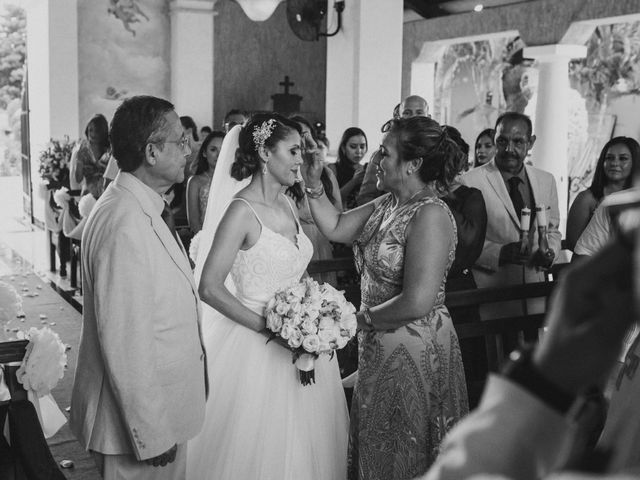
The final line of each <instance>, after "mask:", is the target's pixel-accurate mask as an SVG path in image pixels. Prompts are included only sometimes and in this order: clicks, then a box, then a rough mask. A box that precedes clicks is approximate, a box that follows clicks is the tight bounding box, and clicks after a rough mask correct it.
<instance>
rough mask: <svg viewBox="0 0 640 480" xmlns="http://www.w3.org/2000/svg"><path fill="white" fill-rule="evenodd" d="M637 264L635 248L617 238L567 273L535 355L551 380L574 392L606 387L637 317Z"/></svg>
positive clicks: (554, 300) (555, 298)
mask: <svg viewBox="0 0 640 480" xmlns="http://www.w3.org/2000/svg"><path fill="white" fill-rule="evenodd" d="M632 268H633V258H632V254H631V252H630V251H629V249H628V248H627V247H624V246H622V245H620V243H618V242H616V243H613V244H610V245H609V246H607V247H605V248H604V249H603V250H602V251H601V252H599V253H598V254H597V255H594V256H593V257H591V258H590V259H589V260H585V261H583V262H580V263H579V264H576V265H575V266H572V267H569V268H568V269H567V271H566V272H565V273H564V275H563V276H562V277H561V279H560V284H559V285H558V287H557V290H556V291H555V292H554V295H553V298H552V301H551V305H550V308H549V310H548V314H547V322H548V330H547V332H546V333H545V334H544V335H543V336H542V339H541V341H540V345H539V346H538V348H537V349H536V351H535V353H534V357H533V362H534V365H535V366H536V367H537V368H538V370H539V371H540V373H541V374H542V375H544V376H545V377H546V378H547V379H548V380H549V381H551V382H553V383H554V384H555V385H557V386H558V387H560V388H562V389H563V390H565V391H567V392H571V393H573V394H578V393H580V392H581V391H583V390H584V389H585V388H587V387H590V386H592V385H600V386H602V385H603V383H604V381H605V380H606V377H607V375H608V373H609V372H610V370H611V368H612V367H613V364H614V363H615V361H616V359H617V357H618V355H619V354H620V350H621V348H622V339H623V338H624V335H625V333H626V332H627V330H628V329H629V327H630V326H631V324H632V323H633V322H634V321H635V319H636V316H635V315H636V310H635V308H634V299H633V289H632Z"/></svg>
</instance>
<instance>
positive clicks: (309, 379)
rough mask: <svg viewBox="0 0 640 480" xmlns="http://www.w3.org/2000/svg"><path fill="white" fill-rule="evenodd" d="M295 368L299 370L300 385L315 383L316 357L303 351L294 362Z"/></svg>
mask: <svg viewBox="0 0 640 480" xmlns="http://www.w3.org/2000/svg"><path fill="white" fill-rule="evenodd" d="M294 363H295V365H296V368H297V369H298V370H299V372H300V382H301V383H302V385H310V384H312V383H316V374H315V364H316V357H315V356H314V355H311V354H308V353H303V354H302V355H300V356H299V357H298V358H297V360H296V361H295V362H294Z"/></svg>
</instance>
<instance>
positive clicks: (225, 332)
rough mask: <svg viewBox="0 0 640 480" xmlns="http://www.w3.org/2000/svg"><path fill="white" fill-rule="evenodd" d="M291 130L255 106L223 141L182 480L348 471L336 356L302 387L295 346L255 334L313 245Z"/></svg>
mask: <svg viewBox="0 0 640 480" xmlns="http://www.w3.org/2000/svg"><path fill="white" fill-rule="evenodd" d="M298 129H299V127H298V126H297V124H295V123H294V122H291V121H290V120H287V119H286V118H284V117H282V116H280V115H278V114H273V113H263V114H257V115H254V116H253V117H252V118H251V120H249V121H248V122H247V123H246V125H245V126H243V127H240V126H236V127H234V128H233V129H232V130H231V131H230V132H229V133H228V134H227V136H226V137H225V139H224V142H223V145H222V149H221V152H220V157H219V159H218V165H217V167H216V170H215V173H214V177H213V180H212V184H211V190H210V192H211V193H210V195H209V201H208V205H207V210H206V217H205V221H204V225H203V230H202V233H201V235H200V240H199V248H198V255H197V261H196V271H195V274H196V279H199V292H200V296H201V298H202V300H203V301H204V305H203V310H204V312H203V313H204V315H203V320H202V330H203V332H202V333H203V338H204V343H205V347H206V351H207V367H208V374H209V398H208V401H207V410H206V418H205V422H204V425H203V428H202V431H201V433H200V434H199V435H198V437H196V438H195V439H193V440H192V441H190V442H189V446H188V450H187V451H188V453H187V478H189V479H193V480H196V479H197V480H205V479H212V480H213V479H216V480H218V479H221V480H222V479H234V480H235V479H248V480H251V479H278V480H280V479H292V480H293V479H296V480H297V479H312V480H325V479H326V480H331V479H336V480H338V479H343V478H345V477H346V454H347V430H348V418H347V408H346V403H345V399H344V392H343V390H342V385H341V381H340V374H339V370H338V365H337V361H336V359H335V357H334V358H333V359H331V360H330V359H329V358H328V357H326V356H323V357H321V358H320V359H319V360H318V361H317V362H316V366H315V376H316V383H315V384H312V385H309V386H302V385H301V384H300V380H299V376H298V373H297V369H296V368H295V366H294V365H293V363H292V356H291V352H290V351H289V350H287V349H286V348H284V347H283V346H280V345H279V344H277V343H276V342H270V343H268V344H267V343H266V340H267V337H266V336H265V335H263V334H262V333H260V332H261V331H262V330H264V328H265V318H264V316H263V312H264V307H265V305H266V303H267V301H268V300H269V299H270V298H271V297H272V296H273V294H274V293H275V291H276V290H278V289H280V288H283V287H286V286H288V285H291V284H292V283H296V282H298V281H299V280H300V278H301V277H302V276H303V275H304V273H305V270H306V267H307V264H308V263H309V260H310V259H311V255H312V253H313V251H312V250H313V249H312V246H311V242H310V241H309V239H308V238H307V237H306V236H305V235H304V232H303V231H302V228H301V227H300V222H299V220H298V218H297V213H296V212H297V210H296V208H295V205H294V203H293V202H294V201H295V200H300V199H302V195H303V194H302V189H301V188H300V184H299V183H297V182H298V179H299V175H300V174H299V169H300V165H301V164H302V145H301V138H300V134H299V133H298V132H299V130H298ZM285 190H286V194H285ZM291 197H293V198H294V199H295V200H292V198H291Z"/></svg>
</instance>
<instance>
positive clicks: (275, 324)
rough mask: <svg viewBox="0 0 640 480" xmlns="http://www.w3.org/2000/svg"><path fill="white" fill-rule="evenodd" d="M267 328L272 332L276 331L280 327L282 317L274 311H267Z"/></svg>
mask: <svg viewBox="0 0 640 480" xmlns="http://www.w3.org/2000/svg"><path fill="white" fill-rule="evenodd" d="M267 328H268V329H269V330H271V331H272V332H273V333H278V332H279V331H280V330H281V329H282V318H281V317H280V315H278V314H277V313H276V312H273V311H271V312H269V313H267Z"/></svg>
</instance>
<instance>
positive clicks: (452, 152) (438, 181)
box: [382, 117, 465, 192]
mask: <svg viewBox="0 0 640 480" xmlns="http://www.w3.org/2000/svg"><path fill="white" fill-rule="evenodd" d="M382 130H383V132H389V133H390V134H392V135H394V136H395V138H396V141H397V147H398V153H399V155H400V160H402V161H403V162H408V161H411V160H413V159H416V158H421V159H422V165H421V166H420V170H418V174H419V175H420V179H421V180H422V181H423V182H425V183H428V182H435V185H436V188H437V189H438V190H439V191H441V192H446V191H447V190H448V189H449V186H450V185H451V182H452V181H453V179H454V178H455V176H456V174H457V173H458V170H459V166H460V165H461V163H462V162H464V157H465V154H464V153H463V152H462V150H460V147H459V146H458V145H457V144H456V142H455V141H454V140H453V139H452V138H451V137H450V136H449V135H448V133H447V130H446V129H445V128H442V127H441V126H440V125H439V124H438V122H436V121H435V120H432V119H431V118H428V117H411V118H398V119H393V120H389V121H388V122H387V123H386V124H385V125H384V126H383V128H382Z"/></svg>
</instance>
